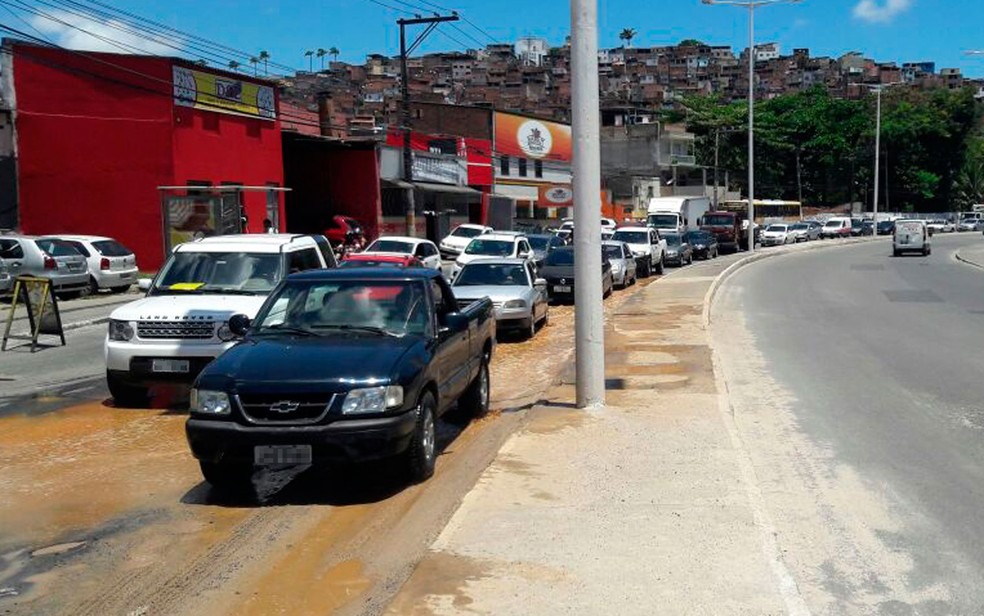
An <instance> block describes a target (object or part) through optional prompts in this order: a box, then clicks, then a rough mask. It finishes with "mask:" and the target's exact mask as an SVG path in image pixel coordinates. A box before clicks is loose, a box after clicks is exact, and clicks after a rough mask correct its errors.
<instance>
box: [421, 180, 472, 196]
mask: <svg viewBox="0 0 984 616" xmlns="http://www.w3.org/2000/svg"><path fill="white" fill-rule="evenodd" d="M413 184H414V186H416V187H417V188H419V189H420V190H430V191H432V192H442V193H449V194H454V195H481V194H482V193H481V191H478V190H475V189H474V188H469V187H467V186H455V185H453V184H435V183H433V182H414V183H413Z"/></svg>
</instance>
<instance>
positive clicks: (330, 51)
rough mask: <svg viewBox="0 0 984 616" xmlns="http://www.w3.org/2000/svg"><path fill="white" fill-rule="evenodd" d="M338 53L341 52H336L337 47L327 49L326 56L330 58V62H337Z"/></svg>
mask: <svg viewBox="0 0 984 616" xmlns="http://www.w3.org/2000/svg"><path fill="white" fill-rule="evenodd" d="M340 53H341V52H340V51H338V47H331V48H330V49H328V55H329V56H331V57H332V62H338V54H340Z"/></svg>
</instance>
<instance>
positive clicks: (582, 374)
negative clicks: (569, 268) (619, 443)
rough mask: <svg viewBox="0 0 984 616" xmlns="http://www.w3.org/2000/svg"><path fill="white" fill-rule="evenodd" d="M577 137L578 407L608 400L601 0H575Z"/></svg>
mask: <svg viewBox="0 0 984 616" xmlns="http://www.w3.org/2000/svg"><path fill="white" fill-rule="evenodd" d="M571 85H572V89H571V110H572V119H573V121H572V129H573V137H574V144H573V145H574V203H575V206H574V279H575V280H576V281H577V282H576V284H575V285H574V306H575V312H574V341H575V352H576V355H577V359H576V365H575V368H576V371H577V406H578V408H586V407H594V406H601V405H604V404H605V328H604V310H603V307H602V292H601V284H602V280H601V128H600V124H601V118H600V115H601V112H600V105H599V100H598V0H571Z"/></svg>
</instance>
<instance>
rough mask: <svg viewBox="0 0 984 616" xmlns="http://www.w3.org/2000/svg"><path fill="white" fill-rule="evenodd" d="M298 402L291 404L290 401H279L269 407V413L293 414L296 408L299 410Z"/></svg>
mask: <svg viewBox="0 0 984 616" xmlns="http://www.w3.org/2000/svg"><path fill="white" fill-rule="evenodd" d="M300 406H301V404H300V402H293V401H291V400H281V401H280V402H276V403H274V404H271V405H270V411H271V412H273V413H293V412H294V411H296V410H297V409H298V408H300Z"/></svg>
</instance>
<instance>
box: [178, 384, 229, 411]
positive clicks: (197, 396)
mask: <svg viewBox="0 0 984 616" xmlns="http://www.w3.org/2000/svg"><path fill="white" fill-rule="evenodd" d="M189 406H190V408H191V412H192V413H200V414H202V415H228V414H229V411H231V410H232V405H231V404H230V403H229V395H228V394H227V393H225V392H224V391H210V390H208V389H192V390H191V404H190V405H189Z"/></svg>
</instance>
